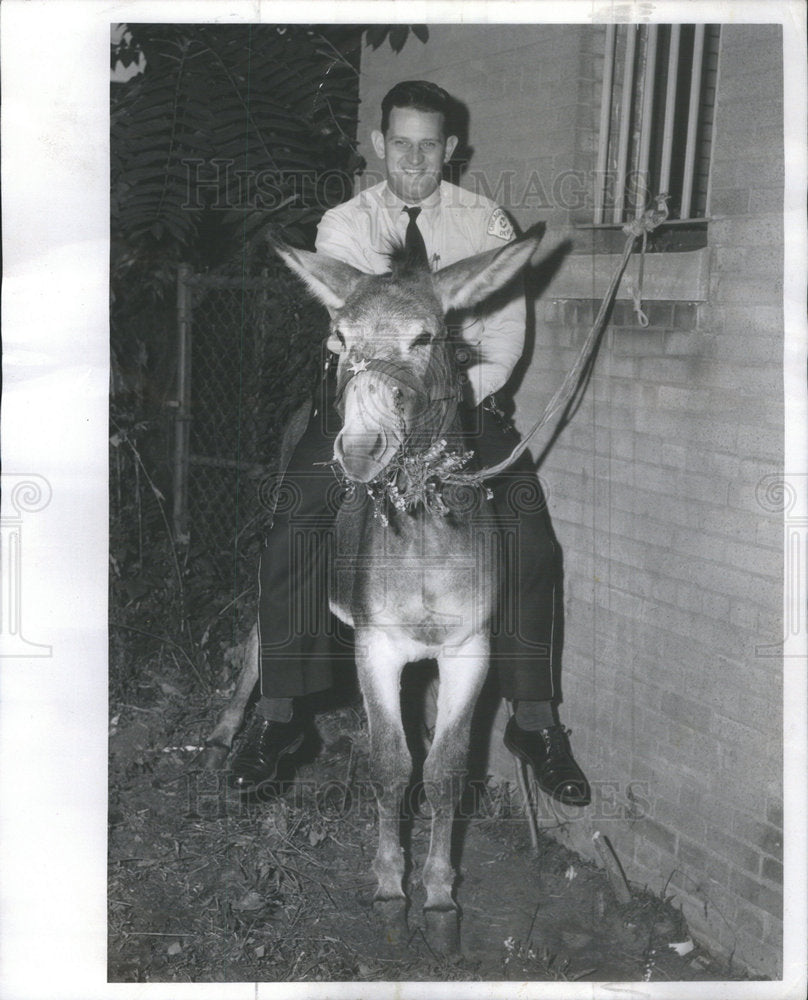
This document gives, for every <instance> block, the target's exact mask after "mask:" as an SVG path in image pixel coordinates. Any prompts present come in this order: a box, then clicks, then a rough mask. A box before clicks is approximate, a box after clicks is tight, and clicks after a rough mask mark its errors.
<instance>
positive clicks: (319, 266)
mask: <svg viewBox="0 0 808 1000" xmlns="http://www.w3.org/2000/svg"><path fill="white" fill-rule="evenodd" d="M267 242H268V243H269V245H270V247H271V248H272V249H273V250H274V251H275V253H276V254H277V255H278V256H279V257H280V258H281V260H282V261H283V262H284V264H286V266H287V267H289V268H291V269H292V270H293V271H294V272H295V274H297V275H299V276H300V277H301V278H302V279H303V281H305V283H306V284H307V285H308V287H309V289H310V290H311V292H312V293H313V294H314V296H315V297H316V298H318V299H319V300H320V302H322V303H323V305H324V306H325V307H326V308H327V309H328V311H329V312H334V311H335V310H337V309H339V308H340V307H341V306H342V305H344V303H345V300H346V299H347V298H348V296H349V295H350V294H351V291H352V290H353V289H354V287H355V285H356V283H357V281H358V280H359V279H360V278H361V277H362V276H363V275H362V271H358V270H357V269H356V268H355V267H351V265H350V264H345V263H343V262H342V261H341V260H335V259H334V258H333V257H326V256H325V254H320V253H310V252H309V251H308V250H298V249H297V248H296V247H290V246H288V245H287V244H286V243H282V242H280V240H277V239H275V238H274V237H273V236H269V237H267Z"/></svg>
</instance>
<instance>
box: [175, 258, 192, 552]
mask: <svg viewBox="0 0 808 1000" xmlns="http://www.w3.org/2000/svg"><path fill="white" fill-rule="evenodd" d="M191 273H192V272H191V267H190V265H188V264H180V266H179V268H178V270H177V398H176V402H175V405H176V413H175V416H174V539H175V541H176V542H178V543H180V544H183V545H186V544H187V543H188V539H189V535H188V464H189V458H190V454H189V452H190V441H191V437H190V431H191V306H192V301H191V286H190V284H189V281H190V277H191Z"/></svg>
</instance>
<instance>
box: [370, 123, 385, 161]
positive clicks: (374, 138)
mask: <svg viewBox="0 0 808 1000" xmlns="http://www.w3.org/2000/svg"><path fill="white" fill-rule="evenodd" d="M370 141H371V142H372V143H373V149H374V151H375V153H376V155H377V156H378V157H379V159H380V160H383V159H384V136H383V135H382V133H381V132H380V131H379V130H378V129H377V128H375V129H374V130H373V131H372V132H371V133H370Z"/></svg>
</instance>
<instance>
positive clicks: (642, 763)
mask: <svg viewBox="0 0 808 1000" xmlns="http://www.w3.org/2000/svg"><path fill="white" fill-rule="evenodd" d="M430 32H431V37H430V40H429V42H428V43H427V44H426V45H421V43H420V42H418V41H416V40H414V39H411V40H410V41H409V42H408V44H407V46H406V47H405V49H404V50H403V51H402V53H401V54H400V55H399V56H391V54H390V52H389V50H388V51H386V52H384V51H382V50H380V51H379V52H377V53H373V52H368V53H367V56H366V58H365V60H364V63H363V81H362V89H361V96H362V99H363V105H362V107H363V119H362V124H361V127H360V131H361V134H362V136H363V142H364V143H365V145H364V148H365V150H366V153H365V155H366V156H368V159H369V161H370V162H371V163H373V160H372V157H373V154H372V152H369V151H367V150H368V146H367V144H366V136H367V133H368V131H369V129H370V128H375V127H377V124H378V123H377V116H378V106H379V101H380V99H381V96H382V95H383V93H384V92H385V91H386V90H387V89H388V87H389V86H390V85H392V83H394V82H396V81H397V80H400V79H407V78H415V77H421V78H427V79H433V80H436V81H437V82H440V83H441V84H442V85H443V86H445V87H446V88H447V89H449V90H450V91H451V92H453V93H455V94H456V95H458V96H459V97H461V98H462V99H463V100H464V101H466V102H467V104H468V106H469V110H470V113H471V130H470V142H471V145H472V147H473V148H474V156H473V159H472V161H471V164H470V170H469V172H468V174H467V175H466V179H465V180H464V182H463V183H465V184H466V185H467V186H472V184H473V183H474V174H475V172H476V173H477V174H478V175H479V174H482V175H483V176H484V177H485V178H486V182H487V183H488V185H489V190H495V189H496V185H497V184H501V183H502V182H501V178H503V177H505V176H506V172H509V173H507V176H513V178H514V184H513V186H512V188H511V189H510V192H509V193H510V195H511V200H510V202H508V201H506V200H505V199H504V198H503V201H504V204H505V207H506V208H508V209H509V210H510V211H511V212H512V214H513V215H514V217H515V218H516V219H517V221H518V222H519V223H520V224H522V225H527V224H530V223H531V222H534V221H536V220H537V219H542V218H543V219H546V220H547V221H548V224H549V227H550V234H548V237H547V240H548V243H549V242H551V240H552V235H551V234H552V231H553V230H557V231H559V232H560V231H561V229H562V228H563V227H564V225H565V224H566V223H567V222H568V221H569V212H568V209H569V206H568V205H567V204H562V203H561V202H562V200H563V199H562V197H561V195H562V193H563V189H562V187H561V186H560V178H562V176H563V175H564V172H565V171H569V170H570V169H571V168H572V167H573V166H574V165H575V164H576V163H577V162H579V157H580V153H581V145H582V142H583V143H585V142H586V138H585V136H586V134H587V128H588V126H589V123H590V121H591V118H592V116H593V115H595V114H596V113H597V99H598V95H597V87H596V85H595V84H594V83H593V76H594V73H593V60H594V50H595V48H596V46H595V45H594V44H593V38H594V37H595V29H590V28H586V27H575V26H535V25H534V26H494V27H490V26H461V25H439V26H438V25H433V26H432V27H431V29H430ZM719 73H720V76H719V85H718V93H717V106H716V116H715V117H716V120H715V133H714V146H713V167H712V181H711V184H712V193H711V203H710V211H711V215H712V217H713V221H712V222H711V223H710V225H709V237H708V242H709V255H710V259H709V264H710V280H709V292H708V295H707V298H706V301H703V302H699V303H698V304H696V303H693V302H669V301H660V302H654V301H652V302H651V303H650V305H649V306H647V307H646V312H647V313H648V314H649V317H650V318H651V320H652V322H651V325H650V326H649V327H648V328H646V329H642V328H640V327H638V326H633V325H632V313H631V310H630V309H629V308H627V307H626V306H623V305H620V306H618V309H617V311H616V312H615V316H614V322H613V323H612V325H611V326H610V328H609V330H608V332H607V335H606V338H605V340H604V343H603V346H602V350H601V353H600V356H599V359H598V363H597V367H596V371H595V375H594V378H593V379H592V382H591V384H590V386H589V390H588V393H587V395H586V397H585V399H584V402H583V404H582V406H581V407H580V410H579V411H578V413H577V414H576V416H575V418H574V421H573V422H572V424H571V425H570V426H569V427H567V428H566V430H565V431H564V433H563V435H562V436H561V438H560V439H559V441H558V442H557V444H556V445H555V446H554V448H553V450H552V451H551V453H550V455H549V457H548V458H547V460H546V462H545V464H544V466H543V467H542V470H541V476H542V479H543V481H544V483H545V487H546V490H547V492H548V494H549V503H550V512H551V515H552V518H553V524H554V527H555V530H556V533H557V535H558V537H559V540H560V542H561V545H562V546H563V550H564V565H565V606H566V628H565V655H564V673H563V687H564V704H563V706H562V718H563V721H565V722H566V723H567V724H568V725H570V726H571V727H572V728H573V730H574V737H573V743H574V747H575V750H576V755H577V756H578V758H579V760H580V762H581V763H582V765H583V766H584V768H585V770H586V772H587V774H588V775H589V777H590V779H591V780H592V781H593V785H594V791H595V799H594V802H593V805H592V807H590V809H588V810H585V811H584V814H583V815H582V814H581V812H580V811H579V812H577V813H575V814H574V815H570V816H567V817H565V818H567V819H568V820H569V822H568V823H567V824H565V825H563V826H562V827H561V828H560V830H559V828H558V823H557V817H555V816H552V815H550V813H549V812H548V808H549V807H548V808H546V809H545V813H546V815H547V819H546V824H547V825H548V827H553V828H554V832H555V834H556V835H558V836H560V837H562V838H563V839H565V840H566V841H567V842H568V843H570V844H571V845H572V846H574V847H575V848H576V849H578V850H580V851H581V852H582V853H584V854H586V855H587V856H590V857H592V856H593V851H592V845H591V835H592V832H593V831H594V830H596V829H599V830H601V831H602V832H603V833H604V834H606V835H607V836H608V837H609V838H610V840H611V841H612V843H613V844H614V846H615V848H616V850H617V853H618V855H619V857H620V859H621V861H622V863H623V865H624V867H625V869H626V872H627V874H628V877H629V878H630V879H631V880H633V881H635V882H638V883H640V884H647V885H648V886H649V887H650V888H651V889H653V890H655V891H662V890H663V888H665V887H666V886H667V891H668V892H669V893H671V892H672V893H674V894H675V898H676V900H677V901H678V902H679V903H681V904H682V906H683V909H684V912H685V915H686V916H687V918H688V921H689V924H690V926H691V929H692V930H693V932H694V934H696V935H698V936H699V937H700V938H701V939H703V940H705V941H706V942H707V943H709V944H710V945H712V947H714V948H717V949H720V950H721V951H723V952H724V953H725V954H730V953H732V954H733V955H734V958H735V960H737V961H739V962H741V963H742V964H745V965H746V966H748V967H749V968H750V969H753V970H757V971H759V972H763V973H764V974H766V975H769V976H772V977H778V976H779V975H780V974H781V969H782V966H781V941H782V925H781V913H782V783H781V777H782V740H781V731H782V687H781V673H782V660H781V659H780V658H779V655H778V651H777V643H778V642H779V640H780V638H781V635H782V622H781V618H782V610H781V609H782V578H783V565H782V534H783V527H782V513H781V511H780V510H778V509H777V506H776V504H775V503H772V502H770V499H767V493H766V491H765V489H764V488H762V486H761V481H762V480H763V477H764V476H767V475H769V474H778V473H781V472H782V462H783V458H782V451H783V399H782V350H783V340H782V337H783V332H782V326H783V321H782V307H781V302H782V246H783V233H782V216H781V212H782V196H783V153H782V150H783V142H782V66H781V37H780V29H779V27H777V26H765V25H750V26H743V25H727V26H725V27H724V29H723V32H722V40H721V51H720V70H719ZM364 109H367V115H366V114H365V111H364ZM582 136H583V137H584V138H582ZM376 162H377V161H376ZM531 178H533V180H532V181H531V182H530V183H528V181H529V180H530V179H531ZM537 180H538V183H537ZM500 190H504V189H502V188H500ZM539 191H541V193H537V192H539ZM506 193H507V192H506ZM592 310H593V303H592V302H591V296H587V295H586V290H585V289H582V293H581V297H580V299H579V298H575V299H572V298H569V297H568V296H567V297H566V298H563V299H562V298H560V297H558V296H557V295H554V293H553V284H552V282H551V283H550V285H549V287H547V288H546V289H545V290H544V291H543V294H542V296H541V297H540V298H539V300H538V301H537V303H536V308H535V317H536V321H535V337H534V338H533V343H532V345H531V346H530V347H529V365H528V366H527V370H526V372H525V374H524V376H523V378H522V381H521V384H520V385H519V387H518V391H517V393H516V405H517V411H516V416H517V422H518V423H519V424H520V426H523V427H524V426H527V425H528V424H529V423H531V422H532V420H533V419H534V417H535V415H536V414H537V413H539V412H541V409H542V408H543V407H544V405H545V404H546V402H547V400H548V398H549V396H550V394H551V393H552V392H553V391H554V390H555V388H556V387H557V385H558V384H559V382H560V380H561V379H562V378H563V376H564V375H565V374H566V372H567V371H568V369H569V367H570V365H571V364H572V361H573V359H574V357H575V354H576V352H577V350H578V348H579V346H580V344H581V343H582V341H583V338H584V336H585V334H586V332H587V329H588V323H589V321H590V319H591V315H592ZM545 805H546V804H545Z"/></svg>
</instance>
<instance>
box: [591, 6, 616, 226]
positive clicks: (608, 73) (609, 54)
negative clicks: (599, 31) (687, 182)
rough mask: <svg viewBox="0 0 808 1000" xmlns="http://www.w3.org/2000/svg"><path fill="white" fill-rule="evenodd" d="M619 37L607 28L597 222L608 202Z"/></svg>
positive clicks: (597, 170) (609, 27)
mask: <svg viewBox="0 0 808 1000" xmlns="http://www.w3.org/2000/svg"><path fill="white" fill-rule="evenodd" d="M616 35H617V31H616V28H615V25H613V24H609V25H607V27H606V46H605V52H604V57H603V84H602V88H601V92H600V127H599V129H598V135H599V136H600V141H599V143H598V159H597V163H596V165H595V222H596V223H598V224H599V223H601V222H603V211H604V205H605V200H606V164H607V160H608V153H609V126H610V123H611V116H612V89H613V85H614V43H615V38H616Z"/></svg>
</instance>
